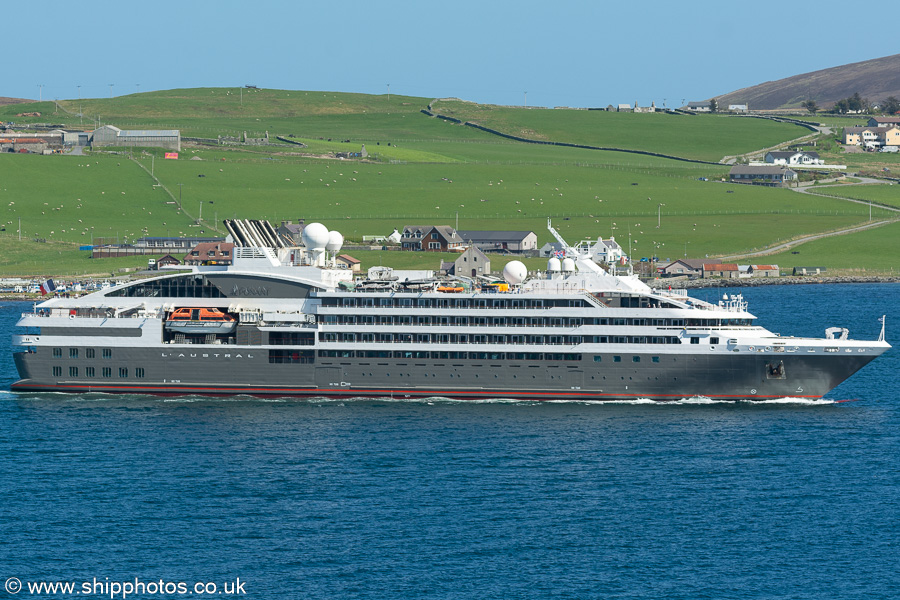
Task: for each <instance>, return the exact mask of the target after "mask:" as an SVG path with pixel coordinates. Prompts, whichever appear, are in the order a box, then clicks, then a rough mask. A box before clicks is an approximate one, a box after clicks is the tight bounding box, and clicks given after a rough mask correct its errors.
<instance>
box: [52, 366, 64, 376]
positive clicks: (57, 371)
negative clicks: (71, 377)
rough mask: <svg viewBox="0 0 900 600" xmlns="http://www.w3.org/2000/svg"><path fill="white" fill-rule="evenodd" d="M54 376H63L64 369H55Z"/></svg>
mask: <svg viewBox="0 0 900 600" xmlns="http://www.w3.org/2000/svg"><path fill="white" fill-rule="evenodd" d="M53 376H54V377H60V376H62V367H53Z"/></svg>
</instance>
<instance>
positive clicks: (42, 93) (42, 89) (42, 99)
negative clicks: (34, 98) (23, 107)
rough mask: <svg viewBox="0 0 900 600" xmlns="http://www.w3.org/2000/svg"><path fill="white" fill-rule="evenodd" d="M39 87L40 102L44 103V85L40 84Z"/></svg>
mask: <svg viewBox="0 0 900 600" xmlns="http://www.w3.org/2000/svg"><path fill="white" fill-rule="evenodd" d="M37 86H38V102H43V101H44V84H43V83H39V84H37Z"/></svg>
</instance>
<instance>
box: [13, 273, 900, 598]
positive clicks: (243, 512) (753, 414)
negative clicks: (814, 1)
mask: <svg viewBox="0 0 900 600" xmlns="http://www.w3.org/2000/svg"><path fill="white" fill-rule="evenodd" d="M736 291H737V290H734V289H729V290H727V293H729V294H731V293H735V292H736ZM743 292H744V294H745V298H746V299H748V300H749V302H750V310H751V312H753V313H754V314H756V315H758V316H760V317H761V323H762V324H763V325H765V326H767V327H768V328H770V329H771V330H773V331H776V332H780V333H782V334H783V335H815V336H818V337H821V336H822V335H823V332H824V329H825V328H826V327H829V326H835V325H841V326H846V327H849V328H850V335H851V337H859V338H866V339H874V338H875V337H877V335H878V332H879V330H880V324H879V323H878V317H880V316H881V315H883V314H886V315H887V339H888V341H892V342H893V341H897V342H900V310H898V308H900V301H898V299H900V285H898V284H867V285H809V286H805V285H804V286H767V287H760V288H748V289H745V290H743ZM693 293H694V294H696V295H698V296H700V297H705V298H707V299H710V300H712V299H714V298H715V297H716V295H718V294H721V293H722V291H719V290H699V291H695V292H693ZM0 305H2V306H0V339H2V340H4V342H3V346H4V348H6V350H5V351H4V352H3V353H2V354H0V390H2V391H0V486H2V488H0V489H2V498H0V582H5V586H6V587H5V589H4V590H3V591H0V594H6V597H16V598H25V597H44V598H59V597H66V596H67V594H64V593H61V592H59V591H57V593H49V594H48V593H43V594H37V593H30V592H29V590H30V589H34V588H33V586H34V585H35V584H36V582H72V583H73V584H74V585H75V586H76V587H75V590H77V591H79V592H80V594H77V595H80V596H82V597H87V598H92V597H95V596H96V597H105V598H122V597H123V595H125V597H133V598H159V597H188V596H197V595H200V594H199V593H198V592H197V591H196V590H197V589H199V590H200V591H206V592H209V593H213V594H215V595H218V596H231V595H238V596H241V597H245V598H267V599H294V598H299V599H305V598H310V599H344V598H351V599H352V598H386V599H407V598H408V599H442V600H443V599H455V598H465V599H468V598H473V599H487V598H498V599H499V598H503V599H508V598H526V599H543V598H547V599H550V598H553V599H556V598H578V599H593V598H597V599H606V598H647V599H661V598H666V599H685V600H688V599H689V600H696V599H702V598H711V599H730V598H734V599H742V600H745V599H753V598H766V599H772V598H792V599H794V598H815V599H830V598H835V599H853V598H861V599H862V598H865V599H880V598H885V599H887V598H898V597H900V575H898V572H900V464H898V462H900V460H898V459H900V356H898V351H897V350H896V349H894V350H891V351H889V352H888V353H886V354H885V355H883V356H882V357H881V358H879V359H877V360H876V361H875V362H873V363H871V364H870V365H869V366H867V367H866V368H865V369H864V370H863V371H861V372H860V373H858V374H857V375H855V376H854V377H852V378H851V379H850V380H848V381H847V382H845V383H844V384H842V385H841V386H840V387H839V388H838V389H836V390H834V392H832V393H831V394H829V396H828V399H826V400H822V401H814V402H813V401H800V400H791V399H784V400H778V401H770V402H764V403H754V404H751V403H747V402H740V403H713V402H709V401H704V400H702V399H686V400H684V401H681V402H676V403H669V404H653V403H646V402H640V401H638V402H630V403H617V404H600V403H588V402H584V403H571V402H563V403H535V402H518V401H515V400H509V399H506V400H498V401H495V402H490V401H487V402H454V401H448V400H441V399H433V400H424V401H386V400H377V399H358V400H352V401H346V400H345V401H330V400H326V399H314V400H291V399H284V400H265V401H264V400H257V399H252V398H246V397H235V398H230V399H208V398H203V397H184V398H153V397H142V396H112V395H89V396H75V395H62V394H13V393H11V392H9V391H8V390H9V385H10V383H12V382H13V381H14V380H15V378H16V374H15V372H14V368H13V363H12V360H11V357H10V352H9V349H8V346H9V341H8V340H9V336H10V335H11V333H12V330H13V325H14V323H15V321H16V319H17V316H18V314H19V313H20V312H22V311H23V310H28V309H29V307H30V305H28V304H23V303H14V302H0ZM13 577H15V578H17V580H18V581H20V582H21V585H22V586H23V587H22V589H21V591H19V592H18V593H17V594H10V593H9V591H10V587H9V586H10V585H12V586H13V588H14V587H15V581H13V580H12V579H10V578H13ZM122 582H128V583H130V584H131V585H132V586H136V587H134V589H133V590H132V592H131V593H127V594H125V593H123V592H127V590H128V588H127V587H124V586H123V583H122ZM148 582H149V583H148ZM179 582H180V583H183V584H184V585H185V587H184V588H181V589H183V590H184V589H186V590H187V591H186V592H185V593H183V594H182V593H179V592H178V591H177V588H176V587H174V586H176V584H177V583H179ZM198 583H199V584H201V587H200V588H195V587H194V586H195V585H197V584H198ZM167 584H171V585H170V586H168V587H167ZM85 585H87V586H88V587H84V586H85ZM140 585H144V587H143V588H142V587H140ZM211 585H213V586H215V587H210V586H211ZM29 586H32V587H31V588H29ZM117 586H118V587H117ZM154 586H156V588H154ZM229 586H230V587H229ZM159 587H161V588H162V591H163V593H159V592H155V593H154V592H153V590H154V589H157V588H159ZM166 589H169V590H175V591H174V593H170V594H167V593H165V590H166ZM135 590H136V592H135ZM73 594H74V592H73ZM73 594H69V595H73ZM204 595H209V594H204Z"/></svg>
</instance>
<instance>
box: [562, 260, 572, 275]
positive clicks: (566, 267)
mask: <svg viewBox="0 0 900 600" xmlns="http://www.w3.org/2000/svg"><path fill="white" fill-rule="evenodd" d="M562 270H563V271H565V272H566V273H571V272H573V271H575V261H574V260H572V259H571V258H564V259H563V261H562Z"/></svg>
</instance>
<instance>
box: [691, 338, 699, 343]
mask: <svg viewBox="0 0 900 600" xmlns="http://www.w3.org/2000/svg"><path fill="white" fill-rule="evenodd" d="M691 343H692V344H699V343H700V338H698V337H692V338H691Z"/></svg>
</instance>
